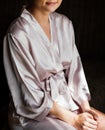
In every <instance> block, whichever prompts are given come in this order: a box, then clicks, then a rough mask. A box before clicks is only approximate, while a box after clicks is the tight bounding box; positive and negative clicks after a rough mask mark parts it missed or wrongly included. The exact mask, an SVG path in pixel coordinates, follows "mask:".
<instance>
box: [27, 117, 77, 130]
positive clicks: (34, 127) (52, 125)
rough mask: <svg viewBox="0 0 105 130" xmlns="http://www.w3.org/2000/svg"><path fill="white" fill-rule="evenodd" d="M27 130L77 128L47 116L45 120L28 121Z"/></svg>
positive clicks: (70, 129)
mask: <svg viewBox="0 0 105 130" xmlns="http://www.w3.org/2000/svg"><path fill="white" fill-rule="evenodd" d="M25 130H76V129H75V128H74V127H72V126H71V125H69V124H67V123H65V122H63V121H61V120H58V119H54V118H49V117H47V118H45V119H44V120H43V121H41V122H39V123H37V124H34V122H33V123H28V125H27V126H26V127H25Z"/></svg>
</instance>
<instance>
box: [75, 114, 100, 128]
mask: <svg viewBox="0 0 105 130" xmlns="http://www.w3.org/2000/svg"><path fill="white" fill-rule="evenodd" d="M97 125H98V124H97V121H95V120H94V118H93V116H92V115H91V114H90V113H87V112H84V113H82V114H79V115H77V116H76V117H75V120H74V124H73V126H74V127H75V128H77V129H78V130H96V129H97Z"/></svg>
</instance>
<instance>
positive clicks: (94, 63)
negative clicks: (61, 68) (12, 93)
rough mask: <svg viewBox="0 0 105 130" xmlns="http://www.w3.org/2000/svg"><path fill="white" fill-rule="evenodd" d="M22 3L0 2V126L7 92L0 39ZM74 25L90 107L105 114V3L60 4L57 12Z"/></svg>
mask: <svg viewBox="0 0 105 130" xmlns="http://www.w3.org/2000/svg"><path fill="white" fill-rule="evenodd" d="M23 4H24V0H1V1H0V72H1V74H0V124H1V127H3V125H4V124H5V119H6V115H7V107H8V102H9V90H8V85H7V82H6V78H5V73H4V67H3V37H4V35H5V33H6V30H7V28H8V25H9V24H10V23H11V21H12V20H13V19H14V18H16V17H17V16H18V15H19V12H20V10H21V8H22V5H23ZM57 11H58V12H60V13H63V14H65V15H66V16H68V17H69V18H70V19H71V20H72V22H73V25H74V30H75V38H76V44H77V48H78V50H79V53H80V56H81V59H82V61H83V67H84V70H85V74H86V78H87V81H88V84H89V88H90V92H91V95H92V100H91V102H90V103H91V105H92V106H93V107H95V108H97V109H99V110H101V111H102V112H105V3H104V0H100V1H96V0H63V3H62V5H61V7H60V8H59V9H58V10H57Z"/></svg>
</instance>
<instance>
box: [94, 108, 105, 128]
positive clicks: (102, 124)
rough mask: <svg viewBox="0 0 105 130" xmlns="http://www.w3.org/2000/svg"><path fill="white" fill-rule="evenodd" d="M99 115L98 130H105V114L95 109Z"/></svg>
mask: <svg viewBox="0 0 105 130" xmlns="http://www.w3.org/2000/svg"><path fill="white" fill-rule="evenodd" d="M93 110H94V111H95V112H96V113H97V115H98V128H97V130H105V114H104V113H102V112H100V111H98V110H96V109H93Z"/></svg>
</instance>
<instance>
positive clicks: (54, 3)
mask: <svg viewBox="0 0 105 130" xmlns="http://www.w3.org/2000/svg"><path fill="white" fill-rule="evenodd" d="M46 4H47V5H49V6H54V5H56V4H57V2H46Z"/></svg>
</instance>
